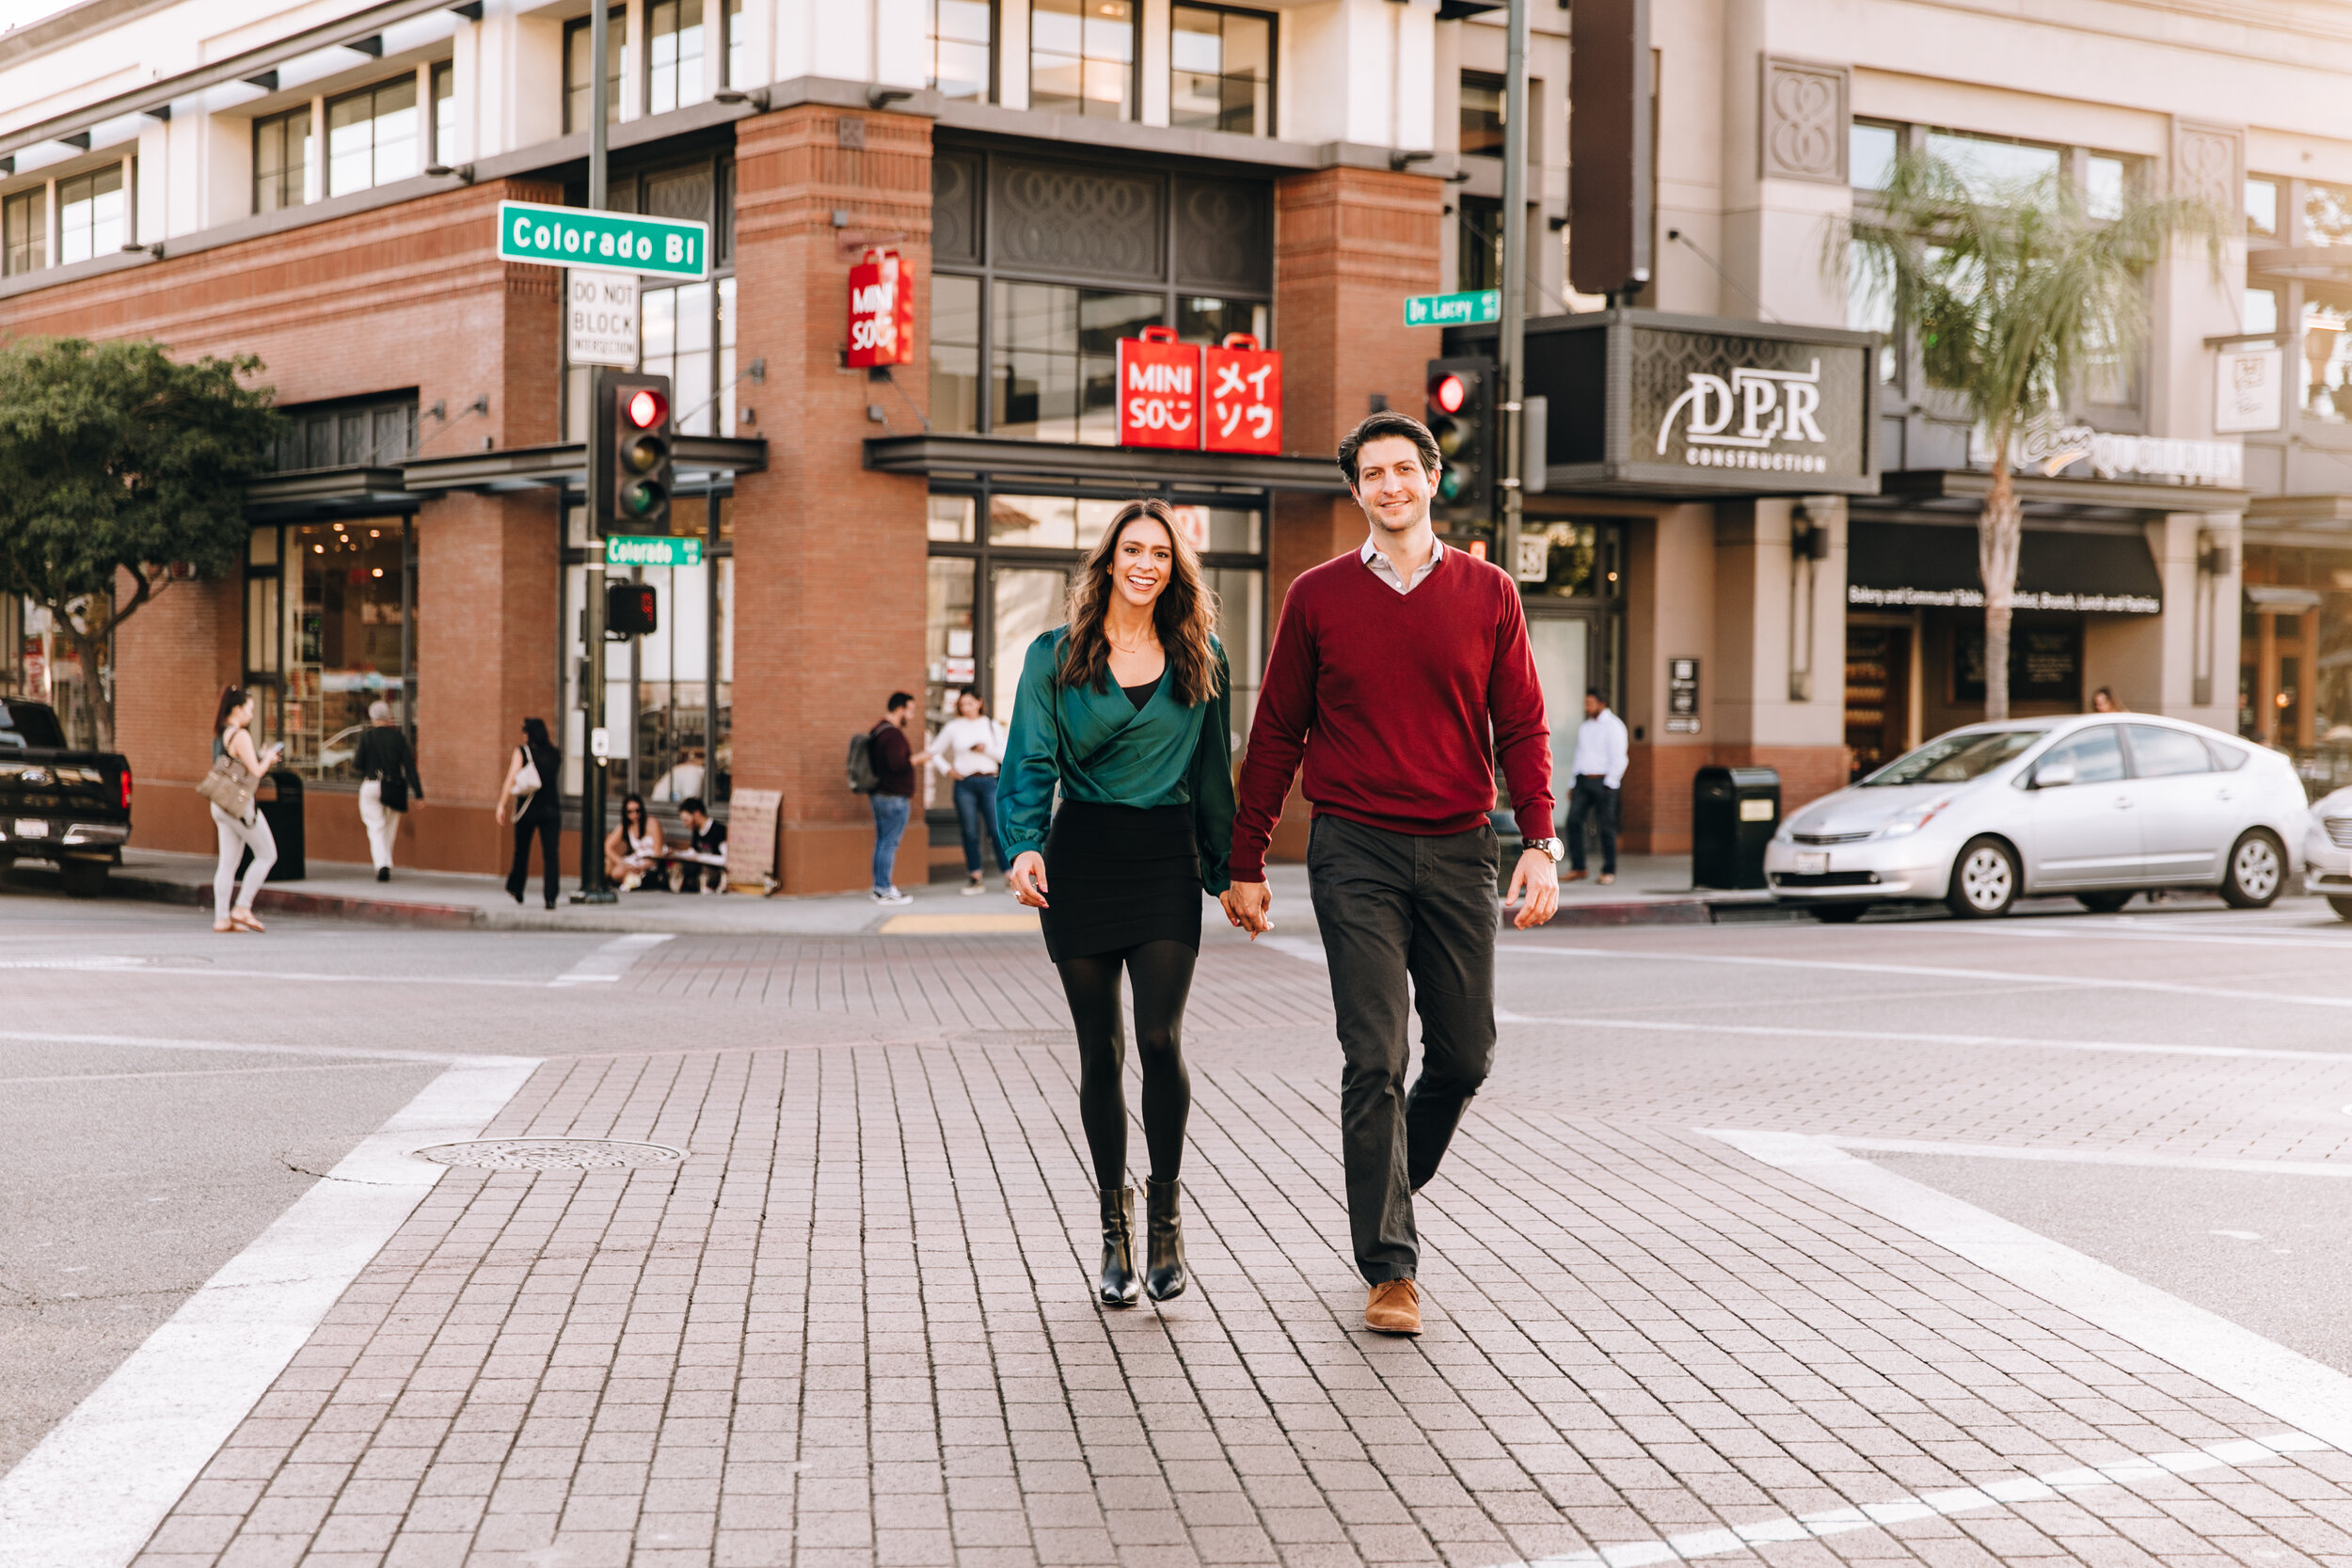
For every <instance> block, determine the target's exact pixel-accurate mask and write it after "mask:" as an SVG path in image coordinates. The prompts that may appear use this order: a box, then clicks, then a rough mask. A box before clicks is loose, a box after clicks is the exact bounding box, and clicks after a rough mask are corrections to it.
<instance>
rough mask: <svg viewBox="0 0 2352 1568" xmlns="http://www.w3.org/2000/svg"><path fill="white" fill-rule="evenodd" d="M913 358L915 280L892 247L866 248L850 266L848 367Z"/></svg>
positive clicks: (901, 362)
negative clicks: (861, 256) (861, 257)
mask: <svg viewBox="0 0 2352 1568" xmlns="http://www.w3.org/2000/svg"><path fill="white" fill-rule="evenodd" d="M913 358H914V278H913V277H910V276H908V273H907V266H906V263H905V262H904V261H901V260H900V259H899V256H898V252H897V251H895V250H869V251H867V252H866V259H865V260H864V261H860V262H858V263H857V265H855V266H853V267H851V268H850V355H849V359H848V361H847V362H848V364H849V366H850V369H851V370H863V369H866V368H868V367H870V366H874V365H903V364H906V363H908V362H909V361H910V360H912V359H913Z"/></svg>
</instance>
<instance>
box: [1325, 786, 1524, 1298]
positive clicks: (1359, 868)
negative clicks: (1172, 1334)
mask: <svg viewBox="0 0 2352 1568" xmlns="http://www.w3.org/2000/svg"><path fill="white" fill-rule="evenodd" d="M1498 852H1499V851H1498V848H1497V844H1496V839H1495V834H1494V830H1493V829H1491V828H1487V827H1483V826H1482V827H1478V828H1474V829H1472V830H1471V831H1470V832H1466V833H1452V834H1448V835H1447V836H1445V837H1442V838H1424V837H1419V836H1416V835H1414V834H1411V833H1392V832H1384V831H1383V830H1381V829H1378V828H1367V827H1365V826H1363V825H1362V824H1361V823H1357V822H1348V821H1344V820H1343V819H1341V818H1339V817H1336V816H1318V817H1316V818H1315V820H1314V829H1313V832H1312V833H1311V836H1310V838H1309V839H1308V844H1307V875H1308V883H1309V886H1310V887H1311V888H1312V889H1313V892H1314V902H1315V925H1316V927H1318V928H1319V929H1320V930H1321V931H1322V933H1323V951H1324V956H1325V957H1326V958H1328V959H1329V961H1330V966H1331V1003H1332V1006H1333V1009H1334V1010H1335V1011H1336V1012H1337V1013H1338V1015H1339V1033H1340V1050H1341V1052H1342V1053H1343V1055H1344V1056H1345V1058H1346V1067H1345V1069H1344V1070H1343V1072H1342V1074H1341V1077H1340V1148H1341V1153H1342V1157H1343V1160H1344V1161H1345V1163H1346V1166H1347V1223H1348V1230H1349V1232H1350V1234H1351V1236H1352V1238H1353V1240H1354V1242H1355V1244H1356V1266H1357V1267H1358V1268H1359V1269H1360V1270H1361V1271H1362V1272H1363V1276H1364V1279H1365V1281H1366V1282H1367V1283H1369V1284H1374V1285H1378V1284H1380V1283H1382V1282H1384V1281H1386V1280H1391V1279H1410V1278H1412V1277H1413V1274H1414V1270H1415V1268H1416V1266H1417V1265H1418V1264H1419V1262H1420V1259H1421V1243H1420V1240H1419V1238H1418V1237H1417V1236H1416V1235H1415V1233H1414V1230H1413V1194H1414V1193H1415V1192H1417V1191H1419V1190H1420V1189H1421V1188H1422V1186H1423V1185H1424V1184H1426V1183H1427V1182H1428V1180H1429V1179H1430V1178H1431V1177H1433V1176H1435V1175H1437V1174H1438V1161H1439V1160H1442V1159H1443V1158H1444V1157H1445V1148H1446V1145H1447V1144H1448V1143H1449V1142H1450V1141H1452V1139H1453V1137H1454V1128H1455V1126H1457V1125H1458V1124H1459V1123H1460V1122H1461V1119H1462V1110H1463V1107H1465V1106H1466V1105H1468V1104H1469V1103H1470V1096H1472V1095H1474V1094H1476V1093H1477V1092H1478V1085H1481V1084H1483V1083H1484V1082H1486V1070H1487V1069H1488V1068H1489V1067H1491V1066H1492V1065H1493V1063H1494V1054H1495V925H1496V905H1495V862H1496V855H1497V854H1498ZM1408 975H1409V976H1410V977H1411V980H1412V990H1411V993H1410V995H1409V997H1408V995H1407V992H1406V976H1408ZM1407 1006H1411V1007H1412V1008H1413V1009H1414V1010H1415V1011H1417V1012H1419V1013H1420V1014H1421V1032H1422V1062H1421V1077H1420V1078H1419V1079H1417V1080H1416V1081H1415V1082H1414V1084H1413V1086H1412V1089H1411V1091H1410V1092H1409V1093H1408V1092H1407V1091H1406V1086H1405V1072H1406V1017H1405V1015H1406V1007H1407Z"/></svg>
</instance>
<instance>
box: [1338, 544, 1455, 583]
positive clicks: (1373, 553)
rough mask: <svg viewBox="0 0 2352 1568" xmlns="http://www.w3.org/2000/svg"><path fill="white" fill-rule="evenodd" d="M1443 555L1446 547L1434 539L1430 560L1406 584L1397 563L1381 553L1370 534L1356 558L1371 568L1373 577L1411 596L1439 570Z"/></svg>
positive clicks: (1431, 545) (1430, 545)
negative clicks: (1400, 575) (1440, 557)
mask: <svg viewBox="0 0 2352 1568" xmlns="http://www.w3.org/2000/svg"><path fill="white" fill-rule="evenodd" d="M1443 554H1445V545H1444V544H1443V543H1442V542H1441V541H1439V540H1436V539H1432V540H1431V541H1430V542H1429V559H1428V560H1427V561H1426V562H1422V568H1421V570H1420V571H1418V572H1415V573H1414V574H1413V580H1412V581H1410V582H1406V580H1404V579H1403V578H1400V577H1398V576H1397V575H1396V562H1392V561H1391V560H1390V559H1389V558H1388V557H1387V556H1385V555H1382V554H1381V553H1380V546H1378V545H1376V544H1375V543H1373V540H1372V537H1371V536H1370V535H1369V534H1367V535H1366V536H1365V538H1364V547H1363V548H1362V549H1360V550H1358V551H1357V552H1356V558H1357V559H1358V560H1359V561H1361V562H1363V563H1364V564H1365V565H1367V566H1369V567H1371V568H1372V571H1373V575H1374V576H1375V577H1376V578H1379V579H1380V580H1381V581H1382V582H1385V583H1387V584H1388V585H1389V586H1390V587H1391V588H1393V589H1395V590H1396V591H1397V592H1398V593H1400V594H1409V593H1411V592H1412V591H1413V590H1414V589H1416V588H1419V587H1420V586H1421V583H1422V578H1425V577H1427V576H1428V575H1429V574H1430V573H1432V572H1434V571H1436V570H1437V569H1438V557H1439V556H1441V555H1443Z"/></svg>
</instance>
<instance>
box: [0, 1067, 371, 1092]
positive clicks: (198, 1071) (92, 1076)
mask: <svg viewBox="0 0 2352 1568" xmlns="http://www.w3.org/2000/svg"><path fill="white" fill-rule="evenodd" d="M407 1065H408V1064H407V1063H405V1062H387V1061H357V1062H310V1063H308V1064H306V1065H304V1066H302V1067H192V1068H176V1069H171V1070H169V1071H165V1072H52V1073H48V1074H46V1075H44V1076H42V1077H39V1078H0V1087H6V1086H8V1085H12V1084H119V1083H123V1082H125V1081H127V1080H131V1079H138V1078H160V1079H178V1078H228V1077H235V1076H240V1075H243V1074H247V1073H255V1072H369V1071H375V1072H381V1071H383V1070H384V1069H387V1068H395V1067H405V1066H407Z"/></svg>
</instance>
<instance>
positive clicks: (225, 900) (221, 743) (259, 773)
mask: <svg viewBox="0 0 2352 1568" xmlns="http://www.w3.org/2000/svg"><path fill="white" fill-rule="evenodd" d="M252 726H253V698H252V697H251V696H250V695H249V694H247V693H246V692H244V691H240V690H238V689H236V688H235V687H233V686H232V687H230V689H228V690H226V691H224V692H222V693H221V694H220V711H219V712H218V713H217V714H215V716H214V719H213V755H214V756H215V757H218V756H221V755H224V754H225V755H227V756H230V757H231V758H233V759H235V761H236V762H237V763H238V764H239V765H240V766H241V767H243V768H245V769H246V771H247V772H249V773H251V774H252V775H253V782H254V783H255V784H260V783H261V782H262V779H264V778H266V777H267V776H268V774H269V770H270V767H271V765H272V764H274V763H276V762H277V761H278V752H280V751H282V750H283V749H284V748H282V747H281V746H279V745H278V743H277V742H275V741H272V742H271V743H270V745H269V748H268V749H267V750H266V751H261V752H256V751H255V750H254V747H253V728H252ZM246 810H247V816H246V819H245V820H243V821H240V820H238V819H237V818H236V817H233V816H230V815H229V814H228V813H227V812H225V811H223V810H221V809H220V808H219V807H218V806H214V807H213V808H212V813H213V826H214V828H215V830H217V831H218V832H219V834H220V864H219V866H218V867H217V868H216V869H215V871H214V872H213V929H214V930H215V931H259V930H262V928H263V927H262V923H261V922H260V921H259V920H256V919H255V918H254V917H253V897H254V895H256V894H258V893H260V892H261V891H262V881H263V879H266V878H267V877H268V876H269V868H270V867H271V866H273V865H275V864H277V863H278V841H277V840H276V839H275V838H273V837H271V836H270V831H269V820H268V819H267V818H266V817H264V816H262V808H261V807H260V806H259V805H253V806H249V807H247V808H246ZM246 849H251V850H252V851H253V865H252V867H251V869H249V870H248V871H246V874H245V887H244V889H243V890H242V891H241V892H238V893H237V902H236V907H235V908H234V909H231V908H230V904H229V895H230V892H231V891H232V890H234V889H236V885H237V859H238V856H239V855H240V854H241V853H242V852H243V851H245V850H246Z"/></svg>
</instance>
